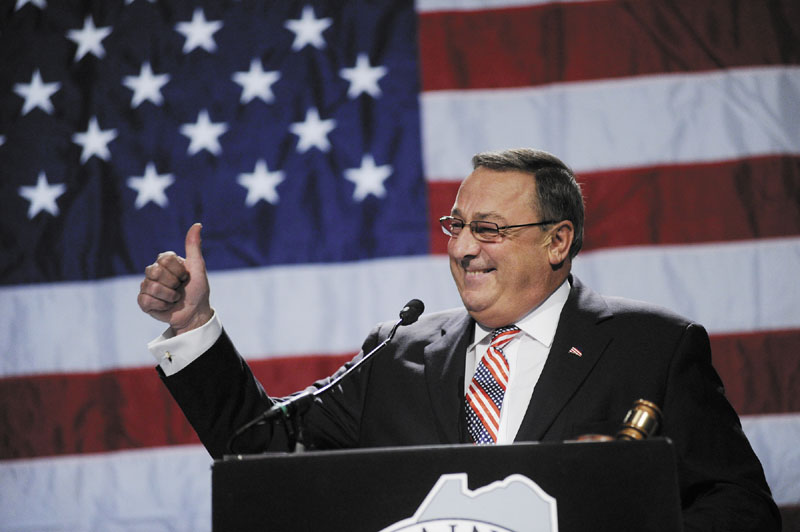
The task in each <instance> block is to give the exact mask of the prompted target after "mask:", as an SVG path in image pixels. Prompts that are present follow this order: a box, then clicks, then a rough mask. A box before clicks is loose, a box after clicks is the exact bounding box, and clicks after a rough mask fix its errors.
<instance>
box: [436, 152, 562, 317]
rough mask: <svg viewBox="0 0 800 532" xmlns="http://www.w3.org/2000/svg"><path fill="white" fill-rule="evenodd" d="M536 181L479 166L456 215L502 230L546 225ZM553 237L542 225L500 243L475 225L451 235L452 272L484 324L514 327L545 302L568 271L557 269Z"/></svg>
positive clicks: (513, 233)
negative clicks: (483, 236) (478, 234)
mask: <svg viewBox="0 0 800 532" xmlns="http://www.w3.org/2000/svg"><path fill="white" fill-rule="evenodd" d="M535 191H536V184H535V178H534V177H533V176H532V175H530V174H527V173H524V172H519V171H503V172H499V171H495V170H490V169H488V168H482V167H479V168H478V169H476V170H475V171H474V172H473V173H472V174H470V175H469V177H467V178H466V179H465V180H464V182H463V183H462V184H461V187H460V188H459V190H458V195H457V196H456V202H455V204H454V205H453V210H452V215H453V216H455V217H457V218H460V219H462V220H464V221H465V222H466V223H467V224H469V222H471V221H473V220H487V221H490V222H494V223H496V224H497V225H499V226H501V227H502V226H504V225H517V224H527V223H533V222H539V221H542V220H541V217H540V215H539V213H538V212H536V209H534V207H533V205H534V198H535ZM549 233H550V231H543V230H542V229H541V228H539V227H520V228H515V229H508V230H506V231H504V234H505V237H504V238H503V239H502V240H501V241H499V242H481V241H480V240H477V239H476V238H475V237H474V235H473V234H472V232H471V231H470V229H469V227H467V226H465V227H464V229H463V230H462V231H461V233H460V234H459V235H458V236H457V237H450V241H449V242H448V244H447V253H448V255H450V271H451V273H452V274H453V279H454V280H455V282H456V286H457V287H458V292H459V294H460V295H461V300H462V301H463V303H464V306H465V307H466V309H467V311H468V312H469V313H470V315H471V316H472V317H473V318H475V319H476V320H477V321H478V322H480V323H481V324H482V325H484V326H487V327H502V326H504V325H509V324H511V323H514V322H515V321H517V320H518V319H520V318H522V317H523V316H524V315H525V314H527V313H528V312H530V311H531V310H532V309H533V308H535V307H536V306H538V305H539V304H540V303H541V302H542V301H544V300H545V299H546V298H547V297H548V296H549V295H550V294H551V293H552V292H553V290H555V289H556V288H557V287H558V285H559V284H560V283H561V281H563V279H564V277H565V275H566V273H564V272H556V271H554V270H553V268H551V259H550V256H551V253H549V247H550V246H549V242H550V239H549Z"/></svg>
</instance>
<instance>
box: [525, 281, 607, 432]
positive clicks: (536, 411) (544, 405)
mask: <svg viewBox="0 0 800 532" xmlns="http://www.w3.org/2000/svg"><path fill="white" fill-rule="evenodd" d="M609 317H611V313H610V311H609V310H608V307H607V305H606V303H605V301H604V300H603V299H602V298H601V297H600V296H598V295H597V294H595V293H594V292H592V291H591V290H589V289H588V288H586V287H584V286H583V285H582V284H581V283H580V281H578V280H577V279H574V278H573V286H572V289H571V290H570V295H569V298H568V299H567V302H566V304H565V305H564V309H563V310H562V311H561V317H560V319H559V322H558V328H557V329H556V334H555V337H554V338H553V345H552V347H551V348H550V354H549V355H548V357H547V361H546V362H545V365H544V368H543V369H542V374H541V376H540V377H539V381H538V382H537V384H536V387H535V388H534V390H533V395H532V396H531V401H530V404H529V405H528V410H527V411H526V412H525V417H524V418H523V420H522V424H521V426H520V429H519V431H518V433H517V436H516V438H515V439H516V441H538V440H540V439H542V437H543V436H544V435H545V433H546V432H547V429H548V428H549V427H550V426H551V425H552V424H553V422H554V421H555V419H556V418H557V416H558V415H559V413H560V412H561V410H562V409H563V408H564V406H566V404H567V403H568V402H569V400H570V398H571V397H572V396H573V394H574V393H575V391H576V390H577V389H578V387H579V386H580V385H581V383H582V382H583V381H584V379H586V377H587V376H588V375H589V373H590V372H591V370H592V368H593V367H594V365H595V364H596V363H597V361H598V360H599V359H600V357H601V356H602V354H603V351H604V350H605V348H606V347H607V346H608V343H609V342H610V341H611V337H610V336H608V335H606V334H599V333H598V330H597V329H598V328H597V324H598V323H599V322H601V321H603V320H605V319H608V318H609Z"/></svg>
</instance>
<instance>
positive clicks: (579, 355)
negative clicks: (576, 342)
mask: <svg viewBox="0 0 800 532" xmlns="http://www.w3.org/2000/svg"><path fill="white" fill-rule="evenodd" d="M569 352H570V353H571V354H573V355H575V356H577V357H582V356H583V353H581V352H580V350H579V349H578V348H577V347H574V346H573V347H570V348H569Z"/></svg>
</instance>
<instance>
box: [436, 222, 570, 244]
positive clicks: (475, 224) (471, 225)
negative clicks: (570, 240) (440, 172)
mask: <svg viewBox="0 0 800 532" xmlns="http://www.w3.org/2000/svg"><path fill="white" fill-rule="evenodd" d="M450 220H458V221H460V222H461V223H463V224H464V226H463V227H462V228H461V229H464V227H469V230H470V232H472V236H474V237H475V238H476V239H477V240H480V241H481V242H499V241H500V239H502V237H503V236H504V235H503V233H502V232H501V231H505V230H506V229H514V228H517V227H536V226H541V225H551V224H555V223H558V222H557V221H556V220H545V221H543V222H534V223H529V224H515V225H502V226H501V225H497V224H496V223H494V222H490V221H488V220H472V221H471V222H469V223H467V222H466V221H465V220H462V219H461V218H457V217H455V216H442V217H441V218H439V225H440V226H441V227H442V232H443V233H444V234H446V235H447V236H449V237H456V238H457V237H458V235H459V234H461V231H460V230H459V232H458V234H453V233H452V232H450V231H449V230H448V229H447V228H446V227H445V225H444V224H445V222H447V221H450ZM478 224H491V225H493V226H495V227H496V228H497V240H495V239H494V238H495V237H494V236H492V238H491V239H489V240H487V239H485V238H482V235H481V234H480V233H476V232H475V228H476V227H478Z"/></svg>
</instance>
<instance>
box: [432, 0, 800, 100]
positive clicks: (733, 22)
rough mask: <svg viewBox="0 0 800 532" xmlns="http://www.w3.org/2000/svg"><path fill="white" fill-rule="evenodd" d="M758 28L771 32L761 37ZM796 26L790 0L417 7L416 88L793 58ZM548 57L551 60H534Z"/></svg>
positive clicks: (799, 12) (797, 7) (798, 11)
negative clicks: (420, 11)
mask: <svg viewBox="0 0 800 532" xmlns="http://www.w3.org/2000/svg"><path fill="white" fill-rule="evenodd" d="M710 21H711V22H710ZM709 24H712V25H713V31H711V30H710V27H709ZM765 34H766V35H770V38H769V39H764V38H762V36H763V35H765ZM798 34H800V4H798V2H796V1H795V0H782V1H778V2H740V3H733V2H730V1H729V0H718V1H710V2H691V1H689V2H666V3H664V2H660V1H658V0H651V1H638V2H627V1H621V0H617V1H609V2H580V3H575V4H572V3H565V4H547V5H538V6H530V7H519V8H508V9H497V10H481V11H452V12H431V13H423V14H422V15H421V16H420V19H419V35H420V36H419V44H420V58H421V61H420V63H421V70H422V87H423V90H426V91H435V90H449V89H483V88H501V87H506V88H507V87H525V86H535V85H543V84H547V83H555V82H570V81H583V80H594V79H605V78H620V77H628V76H637V75H646V74H660V73H674V72H698V71H707V70H717V69H719V68H733V67H748V66H766V65H795V64H798V63H800V41H798V39H797V38H796V35H798ZM552 57H558V58H559V59H558V60H557V61H553V60H549V61H547V60H543V58H552Z"/></svg>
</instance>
